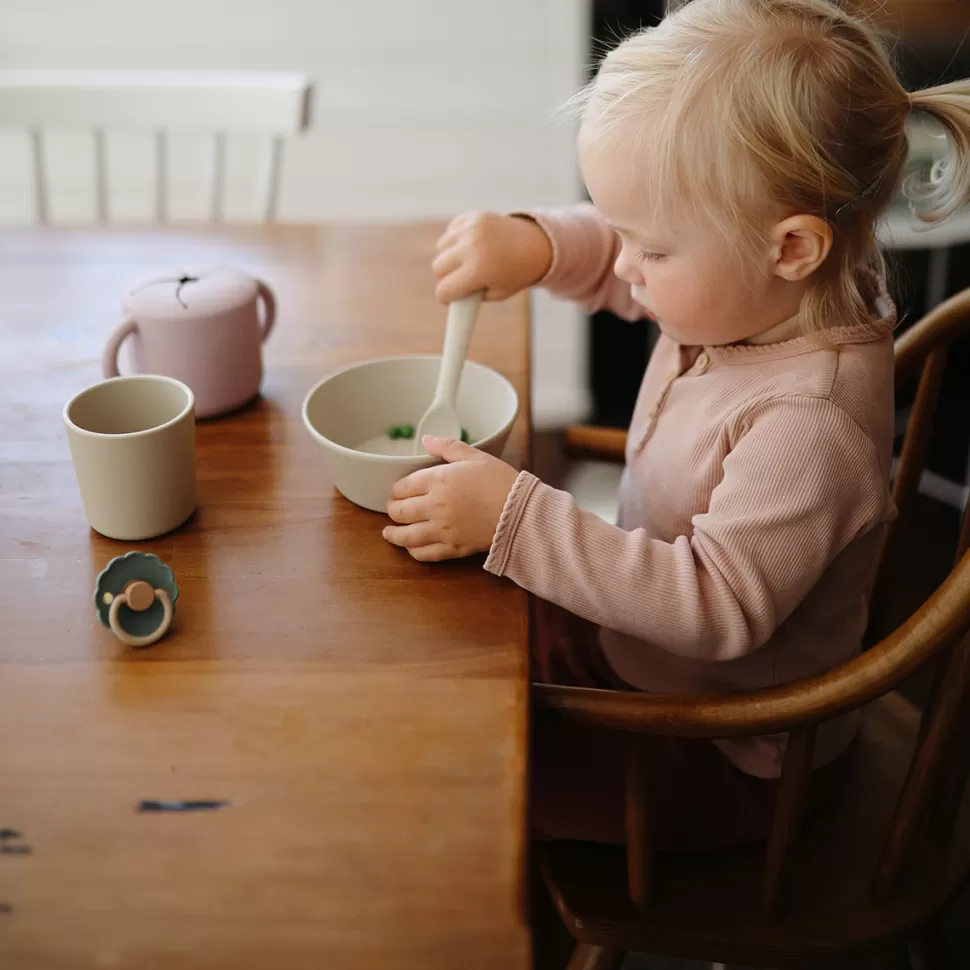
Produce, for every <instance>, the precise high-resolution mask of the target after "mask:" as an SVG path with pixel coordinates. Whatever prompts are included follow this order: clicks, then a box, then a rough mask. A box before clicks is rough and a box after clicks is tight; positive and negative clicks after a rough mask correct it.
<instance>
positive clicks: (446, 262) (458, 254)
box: [431, 247, 465, 278]
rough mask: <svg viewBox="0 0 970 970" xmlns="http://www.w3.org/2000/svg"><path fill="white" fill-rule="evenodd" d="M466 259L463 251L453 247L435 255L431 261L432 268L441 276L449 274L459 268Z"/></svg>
mask: <svg viewBox="0 0 970 970" xmlns="http://www.w3.org/2000/svg"><path fill="white" fill-rule="evenodd" d="M464 260H465V256H464V255H463V254H462V251H461V250H460V249H457V248H455V247H452V248H451V249H446V250H445V251H444V252H443V253H439V254H438V255H437V256H435V258H434V259H433V260H432V261H431V270H432V272H433V273H434V274H435V275H436V276H438V277H439V278H440V277H442V276H447V275H448V274H449V273H454V272H455V270H457V269H459V268H460V267H461V265H462V263H463V262H464Z"/></svg>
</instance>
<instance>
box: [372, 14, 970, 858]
mask: <svg viewBox="0 0 970 970" xmlns="http://www.w3.org/2000/svg"><path fill="white" fill-rule="evenodd" d="M576 107H577V109H578V110H579V111H580V112H581V124H580V131H579V157H580V163H581V168H582V174H583V178H584V180H585V183H586V187H587V190H588V193H589V196H590V198H591V199H592V205H582V206H577V207H575V208H570V209H565V210H550V211H534V212H528V213H521V214H513V215H499V214H489V213H473V214H469V215H465V216H462V217H460V218H458V219H456V220H455V221H454V222H453V223H452V224H451V226H450V227H449V228H448V230H447V231H446V232H445V234H444V235H443V236H442V238H441V240H440V242H439V247H438V248H439V253H438V256H437V258H436V259H435V262H434V264H433V268H434V270H435V272H436V274H437V276H438V278H439V283H438V291H437V293H438V297H439V298H440V299H441V300H442V301H444V302H448V301H451V300H455V299H457V298H459V297H462V296H465V295H467V294H468V293H471V292H473V291H476V290H481V289H483V290H484V291H485V295H486V298H488V299H494V300H501V299H504V298H506V297H508V296H510V295H511V294H513V293H516V292H518V291H519V290H522V289H524V288H526V287H529V286H533V285H541V286H544V287H546V288H547V289H549V290H550V291H551V292H552V293H554V294H556V295H558V296H561V297H565V298H568V299H571V300H575V301H577V302H578V303H579V304H581V305H582V306H583V307H584V308H585V309H586V310H588V311H590V312H592V311H596V310H601V309H608V310H612V311H613V312H614V313H616V314H618V315H620V316H621V317H624V318H626V319H628V320H631V321H633V320H639V319H642V318H644V317H648V318H651V319H653V320H655V321H656V322H657V324H658V325H659V328H660V331H661V336H660V338H659V342H658V343H657V346H656V348H655V350H654V352H653V354H652V357H651V359H650V363H649V366H648V368H647V371H646V374H645V376H644V379H643V384H642V387H641V389H640V394H639V398H638V401H637V405H636V409H635V413H634V416H633V420H632V424H631V427H630V434H629V443H628V446H627V455H626V459H627V464H626V470H625V473H624V476H623V481H622V486H621V492H620V515H619V522H618V524H617V525H615V526H614V525H610V524H607V523H605V522H603V521H601V520H600V519H598V518H596V517H595V516H593V515H591V514H588V513H585V512H583V511H581V510H580V509H579V508H578V507H577V506H576V504H575V502H574V501H573V499H572V498H571V497H570V496H569V495H568V494H566V493H564V492H561V491H557V490H555V489H553V488H551V487H549V486H548V485H546V484H544V483H542V482H540V481H539V480H537V479H536V478H535V477H534V476H533V475H531V474H530V473H528V472H521V473H516V471H515V470H514V469H512V468H510V467H509V466H508V465H506V464H504V463H503V462H501V461H499V460H497V459H494V458H490V457H488V456H485V455H483V454H481V453H479V452H477V451H475V450H474V449H472V448H470V447H469V446H467V445H463V444H461V443H460V442H454V441H437V440H429V441H428V442H427V444H428V447H429V450H432V451H433V452H434V453H435V454H437V455H440V456H441V457H443V458H444V459H446V461H447V462H448V464H446V465H442V466H439V467H437V468H433V469H426V470H423V471H420V472H417V473H416V474H414V475H412V476H410V477H409V478H407V479H405V480H404V481H402V482H400V483H399V484H398V486H397V487H396V488H395V490H394V493H393V497H392V500H391V502H390V503H389V505H388V512H389V514H390V516H391V518H392V520H393V521H394V523H395V524H394V525H391V526H389V527H388V528H387V529H386V530H385V537H386V538H387V539H388V540H389V541H391V542H393V543H396V544H398V545H401V546H404V547H406V548H407V549H408V550H409V551H410V552H411V554H412V555H413V556H415V558H418V559H421V560H438V559H444V558H449V557H454V556H464V555H469V554H473V553H477V552H482V551H486V550H487V551H488V558H487V561H486V563H485V568H486V569H487V570H489V571H491V572H492V573H494V574H496V575H498V576H505V577H508V578H509V579H511V580H512V581H514V582H516V583H518V584H519V585H521V586H523V587H525V588H526V589H528V590H530V591H531V592H532V593H534V594H535V595H536V596H537V597H540V598H541V600H543V601H548V602H549V603H551V604H554V605H555V606H557V607H559V608H562V610H564V611H567V612H566V613H562V614H559V622H558V624H553V623H549V622H547V623H546V624H544V629H545V630H546V631H547V632H548V631H549V630H550V629H551V628H552V627H555V628H556V629H558V630H559V631H560V635H558V636H548V635H547V637H546V639H545V642H544V643H542V644H539V645H538V646H537V650H536V656H535V657H534V660H535V667H536V673H537V676H538V677H542V678H545V679H549V680H555V681H557V682H565V683H572V684H580V685H586V686H600V687H611V688H621V689H638V690H645V691H662V692H675V693H703V692H732V691H747V690H754V689H758V688H764V687H769V686H772V685H776V684H783V683H786V682H790V681H794V680H797V679H800V678H804V677H811V676H814V675H818V674H821V673H823V672H824V671H827V670H829V669H831V668H833V667H835V666H837V665H839V664H842V663H844V662H846V661H847V660H849V659H850V658H852V657H853V656H854V655H856V654H857V653H858V651H859V650H860V646H861V642H862V637H863V633H864V630H865V628H866V623H867V609H868V599H869V595H870V591H871V588H872V585H873V581H874V576H875V571H876V567H877V561H878V557H879V554H880V551H881V548H882V545H883V541H884V537H885V532H886V527H887V525H888V524H889V523H890V522H891V520H892V518H893V515H894V509H893V504H892V499H891V495H890V490H889V475H890V466H891V461H892V442H893V341H892V332H893V328H894V324H895V314H894V309H893V306H892V304H891V302H890V300H889V298H888V297H887V294H886V290H885V284H884V267H883V261H882V258H881V255H880V253H879V250H878V248H877V244H876V239H875V235H874V227H875V224H876V220H877V218H878V217H879V215H880V214H881V213H882V212H883V211H884V210H885V209H886V208H887V206H888V205H889V204H890V202H891V201H892V200H893V198H894V197H895V196H896V194H897V192H898V190H899V188H900V184H901V181H902V179H903V175H904V168H905V165H906V161H907V153H908V141H907V132H906V127H905V126H906V122H907V119H908V118H909V117H910V115H911V114H912V113H913V112H925V113H927V114H929V115H931V116H933V117H934V118H935V119H936V120H937V121H938V122H940V123H941V125H942V129H943V131H944V132H945V133H946V135H947V136H948V139H949V156H948V158H947V159H946V160H945V162H943V163H941V164H940V165H938V166H937V167H936V168H935V169H934V171H933V173H932V176H930V177H927V178H925V179H922V180H916V181H913V182H912V184H907V185H906V186H905V190H906V192H907V195H908V196H909V199H910V202H911V204H912V206H913V209H914V211H915V212H916V213H917V214H918V215H919V216H920V217H921V218H923V219H925V220H927V221H935V220H938V219H942V218H944V217H946V216H947V215H949V214H950V213H952V212H954V211H955V210H956V209H958V208H960V207H962V206H964V205H966V204H967V203H968V201H970V83H957V84H949V85H945V86H941V87H937V88H933V89H930V90H926V91H921V92H918V93H915V94H909V93H907V92H906V91H905V90H904V89H903V88H902V87H901V85H900V83H899V81H898V79H897V77H896V74H895V73H894V70H893V68H892V65H891V62H890V60H889V57H888V55H887V53H886V50H885V48H884V46H883V44H882V43H881V41H880V39H879V38H878V37H877V35H876V34H875V33H874V32H873V30H872V29H870V27H869V26H867V25H866V24H865V23H864V22H862V21H861V20H859V19H857V18H855V17H854V16H852V15H850V14H849V13H847V12H846V11H844V10H843V9H841V8H840V7H839V6H837V5H836V4H835V3H834V2H830V0H693V2H692V3H689V4H687V5H686V6H684V7H683V8H681V9H680V10H678V11H677V12H676V13H674V14H672V15H670V16H669V17H668V18H667V19H666V20H664V21H663V22H662V23H661V24H660V25H659V26H658V27H655V28H650V29H646V30H643V31H641V32H639V33H637V34H635V35H634V36H632V37H630V38H629V39H627V40H626V41H624V42H623V43H621V44H620V45H619V46H618V47H617V48H616V49H615V50H613V51H612V53H610V54H609V55H608V56H607V57H606V58H605V60H604V61H603V63H602V65H601V67H600V69H599V72H598V74H597V76H596V78H595V79H594V80H593V81H592V82H591V84H590V85H589V86H588V87H587V88H586V89H584V91H583V92H581V94H580V95H579V96H577V99H576ZM544 611H545V612H546V613H548V614H552V612H553V611H552V610H551V609H550V608H548V607H546V608H545V610H544ZM566 616H568V617H574V618H575V619H570V620H569V622H565V621H563V617H566ZM855 731H856V723H855V720H854V719H853V718H851V717H846V718H841V719H838V720H836V721H833V722H831V723H828V724H825V725H823V726H822V727H821V728H820V730H819V733H818V738H817V743H816V751H815V765H816V771H815V772H813V776H814V777H815V778H816V779H817V780H818V779H823V778H825V777H826V776H828V777H829V778H830V779H834V778H835V774H834V772H835V769H836V768H837V766H838V765H839V764H840V763H844V761H845V753H846V751H847V749H848V748H849V746H850V744H851V742H852V740H853V736H854V733H855ZM538 740H539V748H538V750H537V753H536V772H537V777H536V779H535V785H534V802H535V809H536V812H535V816H534V825H535V826H536V828H537V829H538V830H539V832H540V833H541V834H545V835H549V836H555V837H569V836H573V837H581V838H595V839H603V840H607V841H615V840H618V839H621V838H622V817H623V815H622V790H621V781H622V772H621V769H620V766H619V765H618V764H617V761H616V756H615V755H616V751H615V750H614V749H615V745H614V747H613V748H610V745H609V739H608V738H603V737H595V736H593V735H592V734H588V735H586V736H580V735H578V734H574V735H570V736H568V737H567V736H566V734H565V732H564V731H563V730H561V729H560V733H559V734H557V735H556V736H554V737H548V738H545V739H544V738H542V737H540V738H539V739H538ZM784 746H785V737H784V736H771V737H761V738H755V739H737V740H729V741H723V742H717V743H716V745H715V744H711V743H709V742H703V743H701V742H675V741H658V742H657V743H656V744H655V745H654V746H653V751H654V753H653V755H652V758H653V763H652V765H651V768H652V771H653V775H652V777H653V785H652V787H653V789H654V792H655V794H654V796H653V798H654V801H655V802H656V804H654V805H652V806H651V811H652V813H653V814H652V819H651V825H652V831H653V833H654V834H655V836H656V838H657V839H658V841H659V843H660V844H661V845H662V846H667V847H686V846H704V847H707V846H712V845H722V844H726V843H733V842H740V841H745V840H748V839H752V838H761V837H763V836H764V834H765V832H766V827H767V824H768V820H769V818H770V806H771V802H772V797H773V793H774V789H775V786H776V779H777V777H778V775H779V773H780V770H781V764H782V758H783V754H784ZM833 783H834V782H833Z"/></svg>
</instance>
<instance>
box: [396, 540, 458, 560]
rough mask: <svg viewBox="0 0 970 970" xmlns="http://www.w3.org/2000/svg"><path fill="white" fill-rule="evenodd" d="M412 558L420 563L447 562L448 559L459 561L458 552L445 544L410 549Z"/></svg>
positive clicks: (439, 543)
mask: <svg viewBox="0 0 970 970" xmlns="http://www.w3.org/2000/svg"><path fill="white" fill-rule="evenodd" d="M408 552H409V553H411V558H412V559H416V560H417V561H418V562H445V561H446V560H448V559H457V558H458V550H457V549H456V548H455V547H454V546H452V545H448V544H447V543H445V542H434V543H431V544H430V545H427V546H418V547H417V548H412V549H408Z"/></svg>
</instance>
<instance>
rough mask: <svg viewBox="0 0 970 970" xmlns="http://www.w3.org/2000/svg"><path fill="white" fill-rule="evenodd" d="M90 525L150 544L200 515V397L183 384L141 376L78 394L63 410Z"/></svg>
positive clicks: (116, 536) (112, 536)
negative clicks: (197, 486) (197, 470)
mask: <svg viewBox="0 0 970 970" xmlns="http://www.w3.org/2000/svg"><path fill="white" fill-rule="evenodd" d="M64 424H65V425H66V427H67V441H68V444H69V446H70V449H71V458H72V459H73V461H74V473H75V475H76V476H77V483H78V487H79V488H80V490H81V501H82V502H83V503H84V514H85V516H86V517H87V520H88V522H89V523H90V524H91V528H92V529H94V530H95V531H97V532H100V533H101V534H102V535H105V536H108V537H109V538H110V539H125V540H133V539H150V538H152V537H154V536H160V535H163V534H164V533H166V532H171V531H172V529H176V528H178V527H179V526H180V525H182V523H183V522H185V520H186V519H188V518H189V516H190V515H191V514H192V512H193V511H194V510H195V399H194V398H193V396H192V392H191V391H190V390H189V388H188V387H186V385H185V384H183V383H182V382H181V381H177V380H175V379H174V378H171V377H162V376H159V375H154V374H144V375H139V376H137V377H115V378H113V379H111V380H107V381H102V382H101V383H100V384H95V385H93V386H92V387H89V388H87V390H84V391H81V393H80V394H78V395H77V396H76V397H74V398H73V399H72V400H70V401H69V402H68V403H67V404H66V405H65V407H64Z"/></svg>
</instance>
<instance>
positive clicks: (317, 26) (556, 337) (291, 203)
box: [0, 0, 589, 423]
mask: <svg viewBox="0 0 970 970" xmlns="http://www.w3.org/2000/svg"><path fill="white" fill-rule="evenodd" d="M223 10H225V11H227V12H226V13H222V12H221V11H223ZM0 23H2V30H0V65H2V66H4V67H34V68H36V67H57V68H91V67H98V68H158V69H180V68H185V69H215V70H218V69H227V70H287V71H302V72H305V73H306V74H308V75H309V76H310V77H311V78H312V79H313V82H314V85H315V94H314V98H313V108H312V120H311V130H310V131H309V132H308V133H307V134H306V135H305V136H304V137H302V138H300V139H298V140H297V141H296V142H294V143H293V144H292V145H291V146H290V147H289V149H288V152H287V157H286V164H285V169H284V176H283V185H282V196H281V202H280V218H282V219H290V220H324V219H367V220H388V219H407V218H422V217H444V216H449V215H451V214H454V213H456V212H459V211H462V210H464V209H468V208H480V207H484V208H494V209H500V210H501V209H510V208H516V207H522V206H527V205H556V204H562V203H567V202H570V201H573V200H575V199H576V198H578V196H579V182H578V178H577V173H576V166H575V156H574V151H573V132H572V131H571V130H570V128H569V127H568V126H566V125H563V124H560V123H554V122H552V121H551V117H550V116H551V114H552V112H553V111H554V109H555V108H556V106H557V105H558V104H559V103H561V102H562V100H563V99H564V98H566V97H567V96H568V95H569V94H570V93H571V92H572V90H573V89H574V88H575V86H576V84H577V83H579V81H580V80H581V77H582V71H583V65H584V64H585V60H586V56H587V55H586V50H587V46H588V37H589V26H588V23H589V15H588V0H481V2H479V0H340V2H337V0H235V2H234V3H232V4H228V3H226V2H225V0H163V2H149V0H99V2H97V3H83V2H78V0H2V21H0ZM55 139H59V141H58V140H55V142H54V144H55V145H56V146H58V147H57V150H56V152H55V153H54V155H55V157H56V159H57V160H58V161H59V163H60V167H59V168H56V166H55V168H56V171H55V172H54V173H53V174H54V176H55V177H56V179H57V180H58V181H59V185H60V186H61V187H62V191H61V193H60V195H59V196H58V199H57V201H56V204H55V205H54V206H53V210H54V216H55V218H61V219H63V220H67V221H78V220H81V221H87V220H88V219H90V218H91V214H92V211H93V210H92V208H91V205H92V203H91V199H90V197H89V193H88V192H87V191H86V189H87V187H88V186H90V184H91V181H92V179H93V167H92V165H91V161H90V154H89V153H88V152H87V151H86V150H85V147H84V145H85V143H84V141H83V136H79V135H70V134H66V133H65V134H60V135H56V136H55ZM122 149H124V151H122ZM185 150H186V151H190V150H191V147H190V146H188V147H186V149H185ZM196 150H197V151H198V152H199V154H198V158H199V159H200V164H203V163H204V162H203V159H204V158H205V157H206V156H205V151H204V146H202V147H201V148H200V147H199V146H196ZM117 151H122V155H125V152H126V153H127V155H125V157H127V158H132V159H137V158H141V160H142V162H141V164H133V165H132V166H131V170H130V171H129V172H128V173H127V175H126V177H125V179H124V180H123V181H124V185H123V186H122V191H121V192H120V193H119V195H118V199H117V203H116V205H115V207H114V210H113V211H114V212H116V213H117V214H119V215H121V216H122V217H124V216H127V217H129V218H132V219H145V218H149V217H150V214H151V201H150V200H151V197H152V196H151V189H152V176H151V173H150V159H151V157H152V156H151V150H150V146H148V145H147V143H139V142H138V139H137V138H136V139H134V140H130V142H129V143H128V144H127V146H125V144H124V143H121V148H120V149H117ZM139 152H140V153H141V154H140V155H139ZM258 163H259V162H258V146H256V145H255V144H249V145H247V144H246V142H245V139H240V140H238V142H237V143H235V144H233V145H231V146H230V175H231V176H232V173H233V172H234V171H235V173H236V176H235V183H234V180H233V177H230V185H229V192H228V194H227V208H228V212H229V214H230V215H232V214H233V213H234V210H235V214H236V215H237V217H242V218H245V217H246V215H247V209H246V205H247V200H246V199H245V198H244V197H243V195H240V194H239V193H236V195H237V196H239V198H238V199H237V200H236V201H234V199H235V198H236V196H234V193H233V191H232V186H233V184H243V183H244V182H245V175H246V170H247V168H249V169H252V168H253V167H254V166H256V165H258ZM26 164H27V161H26V156H21V155H19V154H18V151H17V150H16V149H15V147H14V143H13V142H9V141H8V143H7V146H6V149H5V150H4V148H3V143H2V142H0V189H4V190H6V191H0V220H4V221H16V220H17V219H24V218H29V216H30V197H29V195H28V194H27V193H26V192H24V191H23V190H22V189H21V190H20V191H10V190H11V189H12V188H13V183H14V181H15V180H16V179H17V178H19V177H20V175H19V174H18V173H19V172H21V171H26ZM116 167H117V166H116ZM189 167H191V166H189ZM183 194H184V193H183ZM4 198H6V200H7V201H6V202H4V201H3V199H4ZM186 198H188V196H186ZM4 206H6V208H4ZM182 208H183V210H184V211H185V212H186V214H191V210H192V205H191V200H189V201H187V202H185V203H184V205H183V206H182ZM173 211H174V215H176V216H177V215H178V214H179V203H178V201H177V200H176V201H175V202H174V203H173ZM536 317H537V321H536V323H537V332H536V347H535V358H536V380H535V383H536V396H537V401H536V404H537V407H538V411H539V413H538V415H537V416H538V419H539V421H540V423H543V422H545V423H548V422H553V423H554V422H555V421H556V420H558V419H561V418H565V419H568V418H570V417H577V416H579V415H580V414H581V413H582V411H583V407H584V400H583V393H584V391H583V389H584V386H585V376H584V374H583V373H582V368H583V366H584V364H583V350H584V339H583V326H584V325H583V323H582V320H581V318H580V317H579V315H578V314H576V313H575V312H573V311H572V310H569V309H564V308H562V307H561V306H556V305H553V304H551V302H550V301H548V300H547V299H545V298H543V297H540V298H539V299H538V300H537V312H536Z"/></svg>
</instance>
